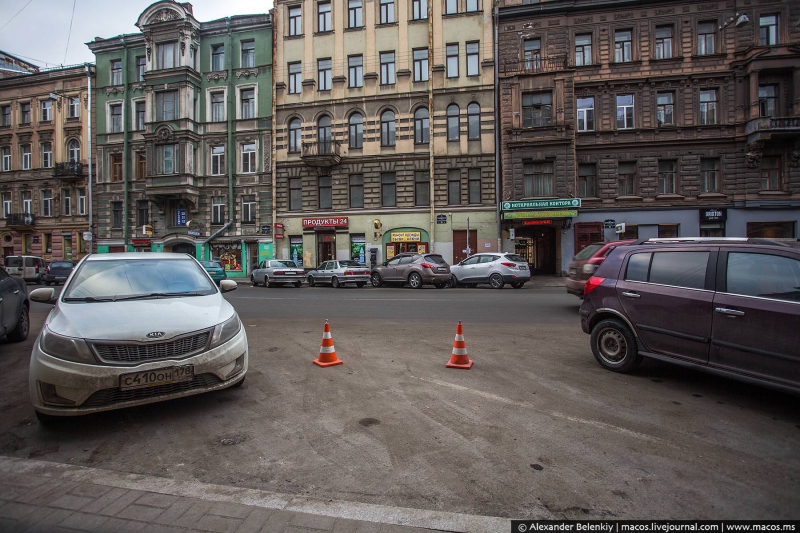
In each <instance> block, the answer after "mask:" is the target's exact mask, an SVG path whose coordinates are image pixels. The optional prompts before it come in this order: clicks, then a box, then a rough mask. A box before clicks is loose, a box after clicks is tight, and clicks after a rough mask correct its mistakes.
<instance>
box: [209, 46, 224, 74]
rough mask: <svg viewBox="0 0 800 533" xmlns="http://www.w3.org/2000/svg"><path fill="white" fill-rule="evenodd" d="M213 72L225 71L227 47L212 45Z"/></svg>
mask: <svg viewBox="0 0 800 533" xmlns="http://www.w3.org/2000/svg"><path fill="white" fill-rule="evenodd" d="M211 70H212V71H217V70H225V45H224V44H212V45H211Z"/></svg>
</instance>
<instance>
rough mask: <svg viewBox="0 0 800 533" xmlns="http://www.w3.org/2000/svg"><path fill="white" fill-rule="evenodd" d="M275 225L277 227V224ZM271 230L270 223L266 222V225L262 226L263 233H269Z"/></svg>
mask: <svg viewBox="0 0 800 533" xmlns="http://www.w3.org/2000/svg"><path fill="white" fill-rule="evenodd" d="M275 227H277V226H275ZM271 231H272V228H270V227H269V224H265V225H263V226H261V234H262V235H269V234H270V232H271Z"/></svg>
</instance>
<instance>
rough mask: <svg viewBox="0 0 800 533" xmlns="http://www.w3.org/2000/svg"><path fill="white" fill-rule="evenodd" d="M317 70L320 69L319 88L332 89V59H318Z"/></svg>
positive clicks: (322, 89)
mask: <svg viewBox="0 0 800 533" xmlns="http://www.w3.org/2000/svg"><path fill="white" fill-rule="evenodd" d="M317 70H318V71H319V90H320V91H330V90H331V60H330V58H329V59H318V60H317Z"/></svg>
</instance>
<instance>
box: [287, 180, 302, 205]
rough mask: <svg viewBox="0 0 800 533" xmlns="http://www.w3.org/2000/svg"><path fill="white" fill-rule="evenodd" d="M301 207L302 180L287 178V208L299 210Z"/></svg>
mask: <svg viewBox="0 0 800 533" xmlns="http://www.w3.org/2000/svg"><path fill="white" fill-rule="evenodd" d="M302 207H303V182H302V180H301V179H300V178H289V210H290V211H299V210H300V209H302Z"/></svg>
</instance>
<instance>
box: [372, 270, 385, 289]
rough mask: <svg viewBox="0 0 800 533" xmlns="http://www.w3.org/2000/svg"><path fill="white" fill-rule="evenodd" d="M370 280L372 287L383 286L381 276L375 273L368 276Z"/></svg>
mask: <svg viewBox="0 0 800 533" xmlns="http://www.w3.org/2000/svg"><path fill="white" fill-rule="evenodd" d="M370 280H372V286H373V287H380V286H381V285H383V280H382V279H381V275H380V274H378V273H377V272H373V273H372V276H370Z"/></svg>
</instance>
